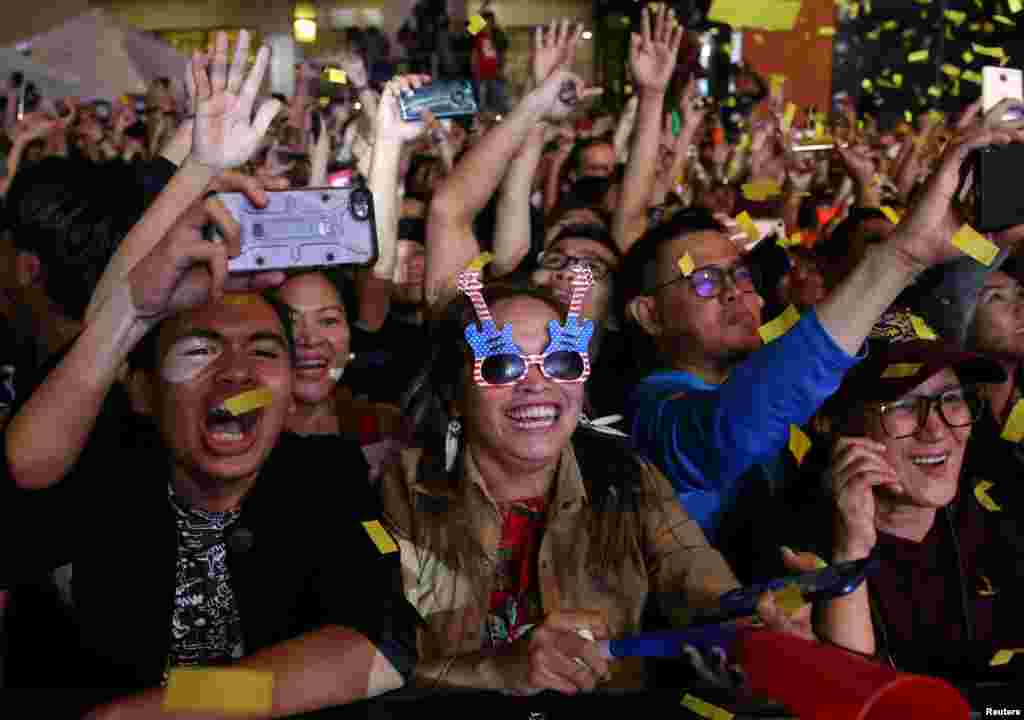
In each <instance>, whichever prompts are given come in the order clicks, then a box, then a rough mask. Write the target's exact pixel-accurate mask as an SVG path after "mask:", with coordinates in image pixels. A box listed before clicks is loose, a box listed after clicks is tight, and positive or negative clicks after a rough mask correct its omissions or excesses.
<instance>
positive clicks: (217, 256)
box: [207, 245, 228, 302]
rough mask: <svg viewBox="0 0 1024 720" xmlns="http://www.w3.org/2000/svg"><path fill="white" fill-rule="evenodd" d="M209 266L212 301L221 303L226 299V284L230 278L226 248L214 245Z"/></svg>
mask: <svg viewBox="0 0 1024 720" xmlns="http://www.w3.org/2000/svg"><path fill="white" fill-rule="evenodd" d="M214 249H215V250H216V251H217V252H214V253H212V254H211V255H210V259H209V261H208V263H207V266H208V267H209V268H210V300H212V301H213V302H217V301H219V300H220V299H221V298H222V297H224V282H225V281H226V280H227V278H228V254H227V249H226V246H224V245H214Z"/></svg>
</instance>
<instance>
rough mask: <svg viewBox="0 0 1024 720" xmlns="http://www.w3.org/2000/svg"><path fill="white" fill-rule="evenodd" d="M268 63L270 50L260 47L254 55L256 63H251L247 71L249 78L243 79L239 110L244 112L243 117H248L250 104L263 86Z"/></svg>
mask: <svg viewBox="0 0 1024 720" xmlns="http://www.w3.org/2000/svg"><path fill="white" fill-rule="evenodd" d="M269 62H270V48H268V47H267V46H266V45H263V46H262V47H260V51H259V52H258V53H256V62H255V63H253V66H252V70H250V71H249V76H248V77H247V78H246V79H245V85H244V86H243V87H242V94H241V96H240V102H241V105H240V108H241V109H242V110H244V111H245V113H244V115H243V117H248V114H249V111H250V110H251V108H252V104H253V103H254V102H255V101H256V95H257V94H258V93H259V91H260V86H261V85H262V84H263V76H264V75H265V74H266V72H267V63H269Z"/></svg>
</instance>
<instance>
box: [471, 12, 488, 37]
mask: <svg viewBox="0 0 1024 720" xmlns="http://www.w3.org/2000/svg"><path fill="white" fill-rule="evenodd" d="M485 27H487V21H486V20H484V19H483V18H482V17H481V16H479V15H474V16H473V17H471V18H470V19H469V34H470V35H476V34H477V33H478V32H480V31H481V30H483V29H484V28H485Z"/></svg>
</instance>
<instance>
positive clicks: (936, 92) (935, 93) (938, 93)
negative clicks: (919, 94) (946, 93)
mask: <svg viewBox="0 0 1024 720" xmlns="http://www.w3.org/2000/svg"><path fill="white" fill-rule="evenodd" d="M928 94H929V95H931V96H932V97H937V98H938V97H942V88H940V87H939V86H938V85H930V86H929V87H928Z"/></svg>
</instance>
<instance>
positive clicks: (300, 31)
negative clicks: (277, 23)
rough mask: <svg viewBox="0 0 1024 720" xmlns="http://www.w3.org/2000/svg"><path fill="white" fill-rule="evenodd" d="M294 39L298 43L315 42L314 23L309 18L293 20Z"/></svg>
mask: <svg viewBox="0 0 1024 720" xmlns="http://www.w3.org/2000/svg"><path fill="white" fill-rule="evenodd" d="M295 39H296V40H298V41H299V42H304V43H311V42H316V21H315V20H310V19H309V18H298V19H296V20H295Z"/></svg>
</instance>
